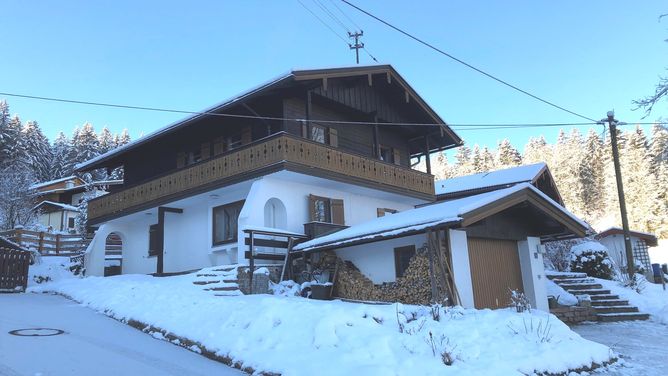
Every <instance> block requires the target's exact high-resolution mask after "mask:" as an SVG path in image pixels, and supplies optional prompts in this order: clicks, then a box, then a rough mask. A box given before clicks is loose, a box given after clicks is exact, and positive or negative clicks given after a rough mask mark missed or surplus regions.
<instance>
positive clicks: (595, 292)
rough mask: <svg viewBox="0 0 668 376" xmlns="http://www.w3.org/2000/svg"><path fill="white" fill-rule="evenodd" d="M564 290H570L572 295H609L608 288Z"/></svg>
mask: <svg viewBox="0 0 668 376" xmlns="http://www.w3.org/2000/svg"><path fill="white" fill-rule="evenodd" d="M566 291H568V292H570V293H571V294H573V295H592V296H593V295H610V290H603V289H595V290H573V289H566Z"/></svg>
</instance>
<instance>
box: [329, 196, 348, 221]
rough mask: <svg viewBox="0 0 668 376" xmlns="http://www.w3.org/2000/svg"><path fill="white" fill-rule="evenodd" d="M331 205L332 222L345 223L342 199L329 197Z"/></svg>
mask: <svg viewBox="0 0 668 376" xmlns="http://www.w3.org/2000/svg"><path fill="white" fill-rule="evenodd" d="M331 205H332V223H334V224H336V225H343V224H345V222H344V217H343V200H335V199H331Z"/></svg>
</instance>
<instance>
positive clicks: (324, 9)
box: [313, 0, 350, 33]
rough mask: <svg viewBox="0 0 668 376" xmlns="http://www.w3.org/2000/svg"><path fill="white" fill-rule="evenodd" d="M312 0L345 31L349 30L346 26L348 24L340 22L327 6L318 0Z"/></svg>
mask: <svg viewBox="0 0 668 376" xmlns="http://www.w3.org/2000/svg"><path fill="white" fill-rule="evenodd" d="M313 2H314V3H315V5H317V6H318V7H319V8H320V9H322V11H323V12H325V14H326V15H328V16H329V18H331V19H332V20H333V21H334V22H335V23H337V24H338V25H339V26H341V27H342V28H343V30H345V32H346V33H349V32H350V29H349V28H348V26H346V25H345V24H344V23H343V22H341V20H340V19H339V18H338V17H337V16H336V15H335V14H334V13H332V11H330V10H329V8H327V7H326V6H325V4H323V3H321V2H320V0H313Z"/></svg>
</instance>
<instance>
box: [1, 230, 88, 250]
mask: <svg viewBox="0 0 668 376" xmlns="http://www.w3.org/2000/svg"><path fill="white" fill-rule="evenodd" d="M0 236H4V237H6V238H8V239H10V240H12V241H13V242H14V243H16V244H18V245H20V246H22V247H25V248H27V249H35V250H37V251H38V252H39V253H40V254H42V255H49V254H56V255H60V254H62V253H77V252H82V251H84V250H85V249H86V247H87V246H88V243H89V240H88V239H86V238H85V237H84V236H83V235H77V234H71V235H70V234H53V233H50V232H43V231H30V230H26V229H22V228H17V229H14V230H9V231H4V232H0Z"/></svg>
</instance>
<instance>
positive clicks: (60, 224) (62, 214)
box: [38, 210, 77, 231]
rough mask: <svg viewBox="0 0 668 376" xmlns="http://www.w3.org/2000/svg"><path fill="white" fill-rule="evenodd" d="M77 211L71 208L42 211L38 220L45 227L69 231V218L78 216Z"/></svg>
mask: <svg viewBox="0 0 668 376" xmlns="http://www.w3.org/2000/svg"><path fill="white" fill-rule="evenodd" d="M76 216H77V212H73V211H69V210H58V211H54V212H50V213H42V214H40V215H39V218H38V221H39V223H40V224H41V225H43V226H44V227H49V226H51V228H53V230H54V231H67V230H69V228H68V227H67V224H68V222H69V218H76Z"/></svg>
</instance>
